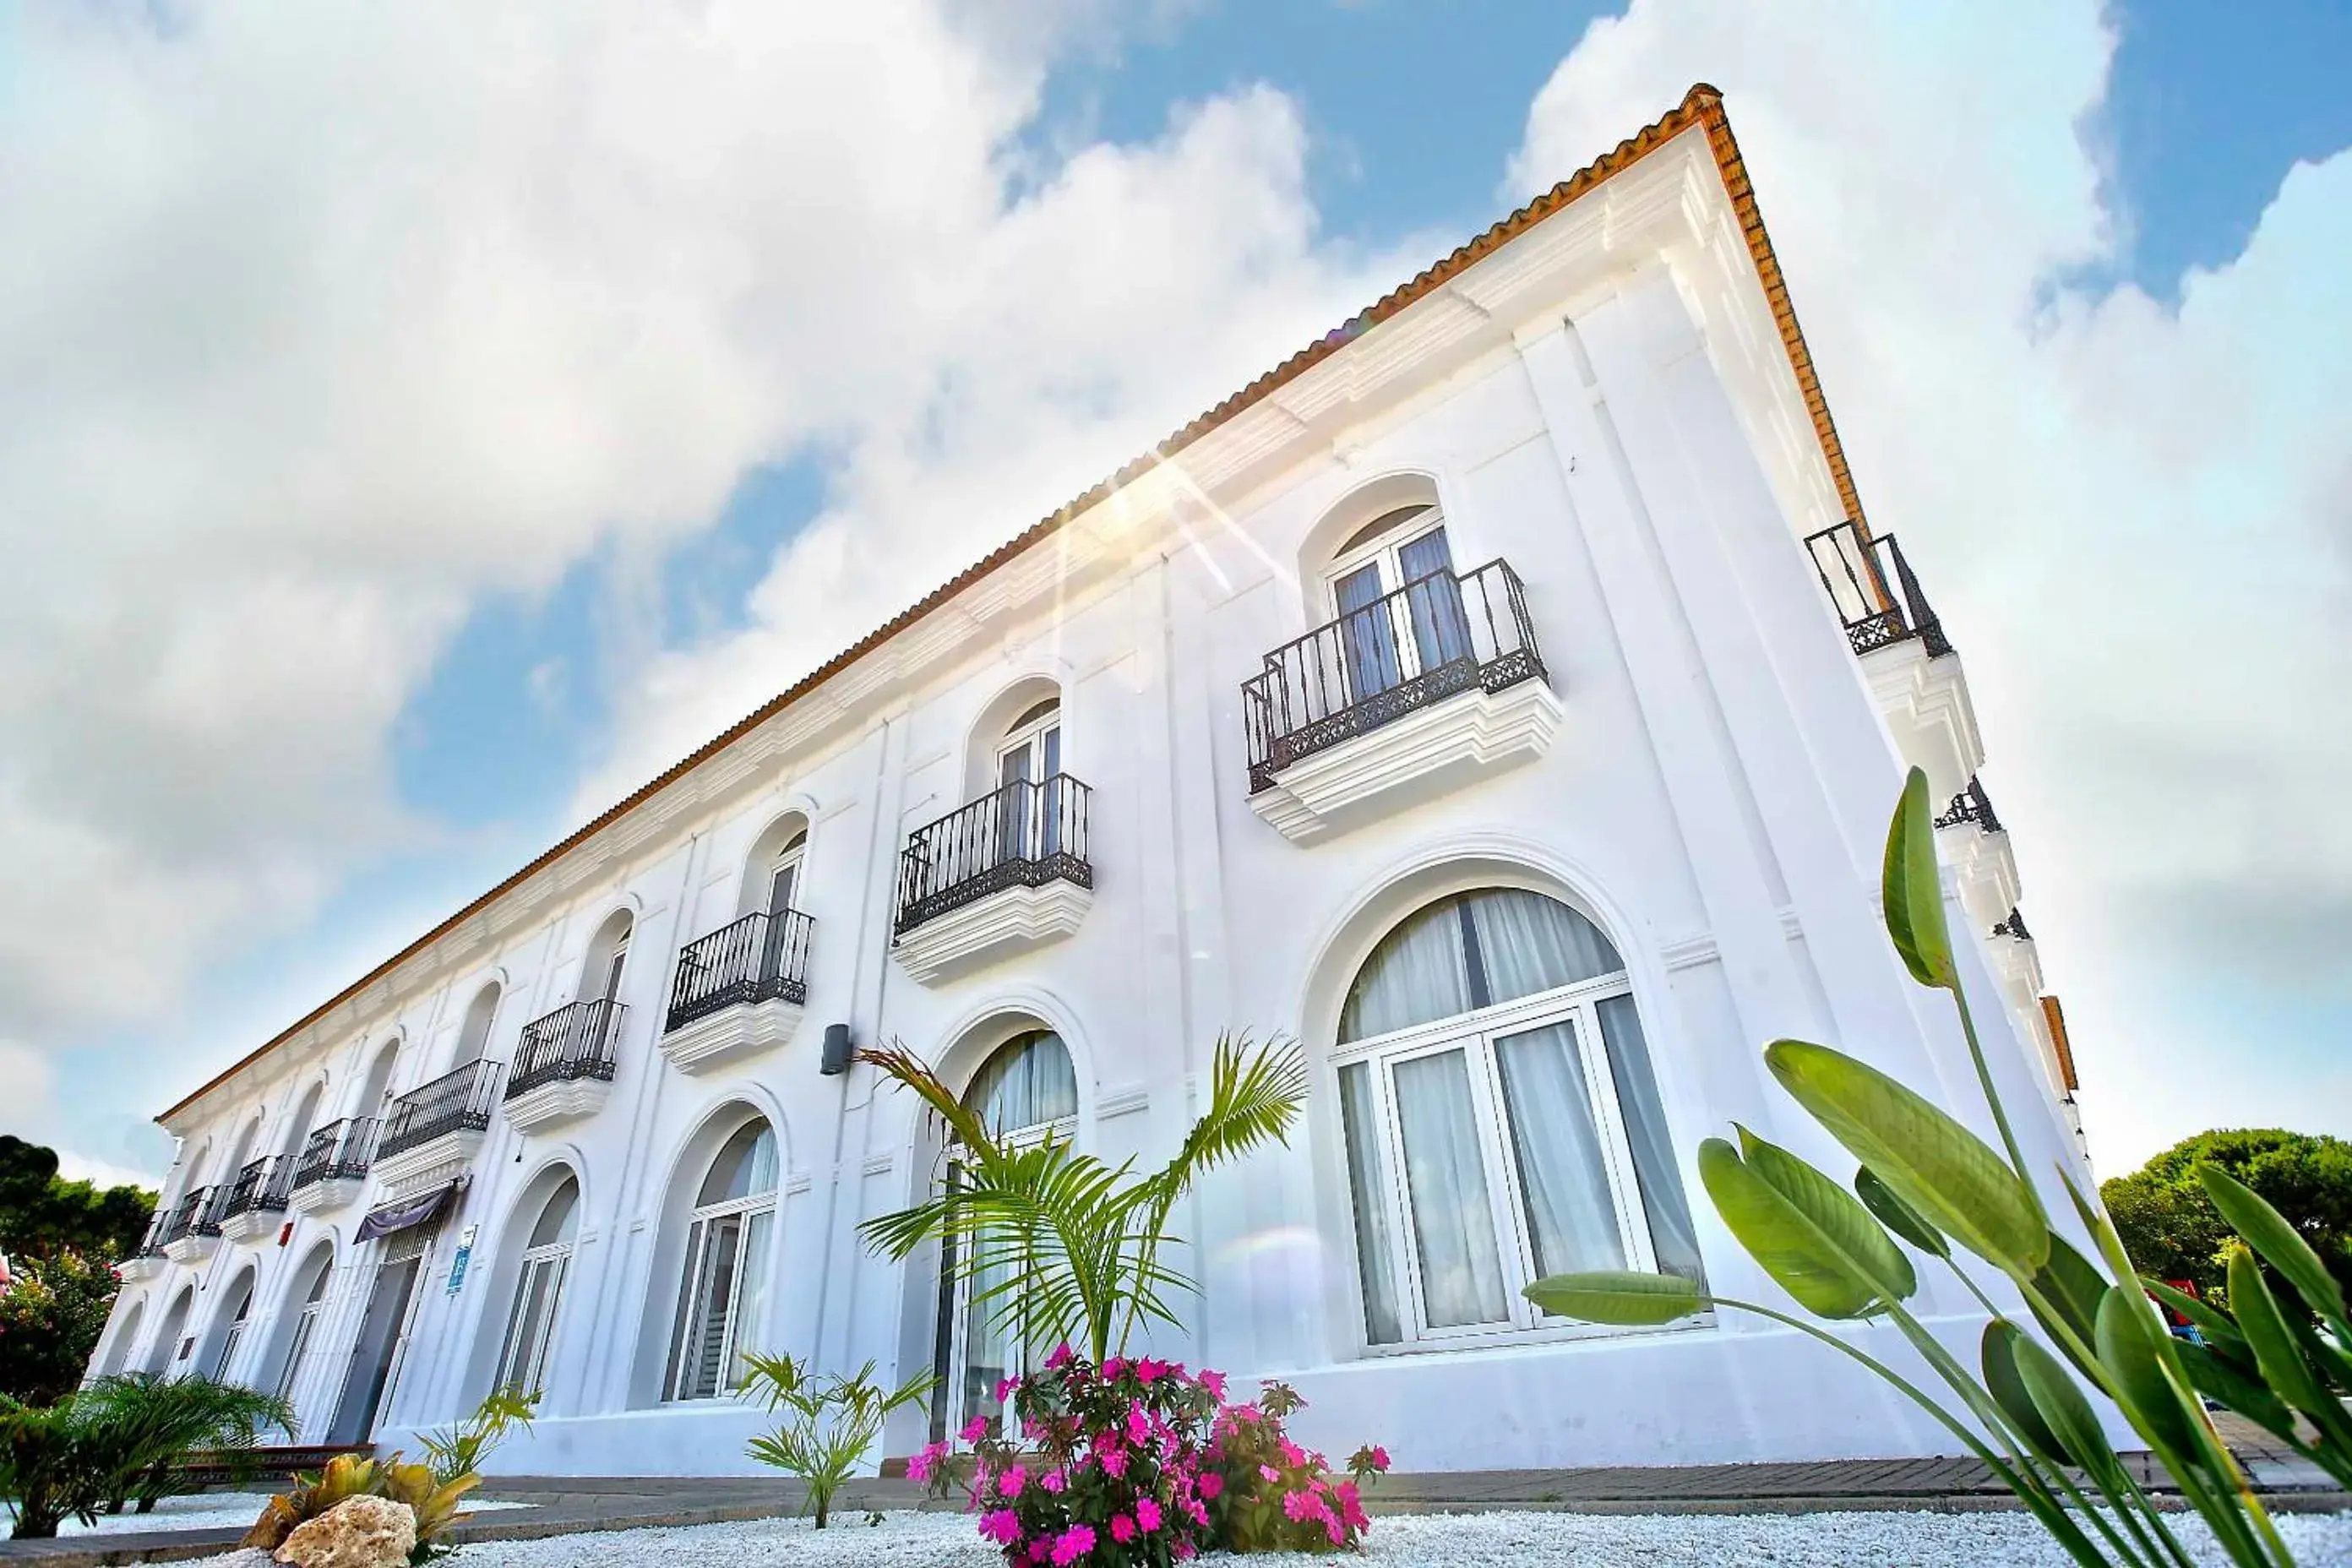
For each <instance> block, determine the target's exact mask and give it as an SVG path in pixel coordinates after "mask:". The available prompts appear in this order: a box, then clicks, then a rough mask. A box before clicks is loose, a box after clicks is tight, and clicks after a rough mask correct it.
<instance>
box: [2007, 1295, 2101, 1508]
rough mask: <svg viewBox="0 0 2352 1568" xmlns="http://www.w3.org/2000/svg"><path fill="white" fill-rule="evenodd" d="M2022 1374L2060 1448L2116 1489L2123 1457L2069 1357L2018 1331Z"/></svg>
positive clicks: (2077, 1464) (2076, 1464)
mask: <svg viewBox="0 0 2352 1568" xmlns="http://www.w3.org/2000/svg"><path fill="white" fill-rule="evenodd" d="M2014 1351H2015V1354H2016V1357H2017V1374H2018V1376H2019V1377H2020V1378H2021V1380H2022V1381H2023V1382H2024V1384H2025V1391H2026V1393H2027V1394H2029V1395H2031V1396H2032V1400H2033V1407H2034V1409H2036V1410H2038V1411H2040V1412H2041V1413H2042V1420H2043V1421H2045V1422H2047V1423H2048V1424H2049V1426H2050V1430H2052V1431H2053V1432H2054V1433H2056V1434H2057V1435H2058V1443H2059V1452H2060V1453H2061V1454H2062V1455H2063V1457H2064V1458H2065V1459H2066V1461H2067V1463H2069V1464H2071V1465H2073V1466H2074V1468H2076V1469H2079V1470H2084V1471H2086V1472H2088V1473H2089V1474H2090V1475H2091V1476H2092V1477H2094V1478H2095V1479H2097V1480H2098V1482H2099V1484H2100V1485H2101V1486H2102V1487H2105V1488H2108V1489H2116V1480H2117V1479H2118V1478H2119V1477H2121V1476H2122V1474H2123V1462H2122V1461H2121V1460H2119V1459H2118V1458H2116V1450H2115V1446H2114V1445H2113V1444H2111V1443H2109V1442H2108V1441H2107V1435H2106V1433H2105V1430H2103V1429H2102V1428H2101V1427H2100V1426H2099V1417H2098V1415H2097V1414H2096V1413H2095V1412H2094V1411H2093V1410H2092V1408H2091V1402H2090V1400H2089V1399H2087V1398H2085V1397H2084V1394H2083V1389H2082V1385H2081V1384H2077V1383H2076V1382H2075V1381H2074V1375H2073V1374H2072V1373H2069V1372H2068V1371H2067V1370H2066V1367H2065V1363H2063V1362H2061V1361H2059V1359H2058V1358H2057V1357H2056V1356H2053V1355H2052V1354H2051V1353H2050V1352H2048V1351H2046V1350H2043V1349H2042V1347H2041V1345H2039V1344H2038V1343H2036V1342H2034V1341H2033V1339H2032V1336H2030V1335H2027V1334H2022V1333H2021V1334H2019V1335H2018V1336H2017V1343H2016V1345H2015V1346H2014Z"/></svg>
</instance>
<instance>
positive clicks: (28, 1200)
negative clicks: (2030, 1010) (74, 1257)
mask: <svg viewBox="0 0 2352 1568" xmlns="http://www.w3.org/2000/svg"><path fill="white" fill-rule="evenodd" d="M154 1214H155V1194H153V1193H151V1192H148V1191H147V1190H146V1189H144V1188H142V1187H131V1186H121V1187H106V1188H100V1187H98V1186H96V1185H95V1184H91V1183H89V1182H68V1181H67V1180H65V1179H64V1178H63V1177H61V1176H59V1175H58V1155H57V1151H56V1150H54V1149H47V1148H44V1147H43V1146H42V1145H40V1144H38V1143H27V1142H25V1141H24V1140H23V1139H21V1138H16V1137H11V1136H9V1135H8V1134H5V1133H0V1252H5V1253H6V1254H8V1255H9V1256H10V1257H12V1258H14V1257H18V1256H22V1257H26V1258H46V1257H47V1256H48V1255H49V1254H51V1253H53V1252H57V1251H59V1250H68V1249H69V1250H72V1251H75V1252H86V1253H91V1254H95V1255H96V1256H98V1257H100V1258H109V1259H112V1258H127V1257H129V1256H130V1255H131V1249H132V1248H134V1247H137V1246H138V1245H139V1240H140V1237H142V1236H144V1235H145V1234H146V1231H147V1222H148V1221H149V1220H150V1219H152V1218H153V1217H154Z"/></svg>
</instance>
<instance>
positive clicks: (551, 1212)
mask: <svg viewBox="0 0 2352 1568" xmlns="http://www.w3.org/2000/svg"><path fill="white" fill-rule="evenodd" d="M579 1208H580V1184H579V1183H577V1182H571V1181H567V1182H565V1183H564V1184H563V1185H562V1186H561V1187H558V1188H557V1189H556V1190H555V1192H554V1193H553V1194H551V1196H550V1197H549V1198H548V1200H547V1206H546V1207H544V1208H542V1209H541V1210H540V1211H539V1223H538V1224H536V1225H534V1226H531V1227H530V1241H529V1242H528V1243H527V1244H526V1245H527V1246H530V1247H549V1246H552V1245H553V1244H555V1243H556V1242H559V1241H569V1240H571V1239H572V1235H573V1233H575V1232H576V1231H578V1230H579V1228H580V1215H579Z"/></svg>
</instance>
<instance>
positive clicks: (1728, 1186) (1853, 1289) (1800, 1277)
mask: <svg viewBox="0 0 2352 1568" xmlns="http://www.w3.org/2000/svg"><path fill="white" fill-rule="evenodd" d="M1698 1174H1699V1180H1700V1181H1701V1182H1703V1183H1705V1184H1706V1194H1707V1196H1708V1197H1710V1198H1712V1199H1714V1200H1715V1207H1716V1212H1717V1213H1718V1214H1720V1215H1722V1216H1723V1223H1724V1224H1725V1225H1726V1226H1728V1227H1730V1230H1731V1234H1732V1235H1733V1236H1735V1237H1738V1239H1739V1245H1740V1246H1742V1247H1746V1248H1747V1249H1748V1256H1750V1257H1752V1258H1755V1259H1756V1261H1757V1263H1758V1264H1759V1265H1760V1266H1761V1267H1762V1268H1763V1269H1764V1272H1766V1273H1767V1274H1769V1275H1770V1276H1771V1277H1772V1278H1773V1279H1774V1280H1775V1281H1776V1282H1777V1283H1778V1284H1779V1285H1780V1289H1783V1290H1786V1291H1787V1292H1788V1293H1789V1294H1790V1295H1791V1296H1793V1297H1795V1298H1796V1299H1797V1301H1798V1304H1799V1305H1801V1306H1802V1307H1803V1308H1804V1309H1805V1310H1807V1311H1809V1312H1811V1313H1812V1314H1813V1315H1814V1316H1815V1317H1819V1318H1859V1317H1864V1316H1865V1315H1867V1314H1868V1313H1869V1312H1870V1311H1871V1310H1873V1309H1874V1308H1875V1307H1876V1306H1877V1305H1878V1304H1879V1301H1880V1299H1881V1297H1882V1296H1883V1295H1884V1294H1885V1291H1884V1289H1883V1288H1882V1287H1881V1286H1880V1285H1879V1284H1878V1283H1877V1282H1876V1281H1874V1280H1873V1279H1870V1278H1869V1277H1868V1276H1867V1275H1866V1274H1864V1273H1863V1272H1862V1271H1861V1270H1860V1269H1859V1268H1855V1267H1853V1265H1852V1264H1850V1263H1848V1262H1847V1261H1846V1260H1845V1259H1843V1258H1840V1257H1838V1256H1837V1253H1836V1251H1835V1250H1834V1249H1833V1247H1832V1246H1831V1245H1830V1244H1829V1243H1828V1242H1827V1240H1826V1239H1825V1238H1824V1237H1823V1235H1822V1231H1821V1229H1820V1227H1819V1226H1816V1225H1815V1224H1814V1223H1813V1222H1812V1221H1811V1219H1810V1218H1809V1217H1808V1216H1807V1215H1806V1214H1805V1212H1804V1211H1803V1210H1802V1209H1801V1208H1799V1207H1798V1206H1797V1205H1794V1204H1792V1203H1790V1201H1789V1200H1788V1199H1787V1198H1786V1197H1784V1196H1783V1195H1781V1194H1780V1191H1779V1190H1778V1189H1777V1188H1775V1187H1774V1186H1773V1185H1772V1184H1771V1183H1769V1182H1768V1181H1766V1180H1765V1179H1764V1178H1763V1177H1762V1176H1760V1175H1759V1174H1757V1173H1755V1172H1754V1171H1752V1170H1750V1169H1749V1168H1748V1164H1747V1162H1745V1161H1743V1160H1742V1159H1740V1157H1739V1151H1738V1150H1737V1149H1734V1148H1733V1147H1732V1146H1731V1145H1730V1144H1729V1143H1727V1142H1724V1141H1723V1140H1722V1139H1720V1138H1710V1139H1708V1140H1707V1141H1706V1142H1704V1143H1702V1144H1700V1145H1699V1147H1698ZM1882 1239H1884V1238H1883V1237H1882ZM1890 1245H1891V1244H1890Z"/></svg>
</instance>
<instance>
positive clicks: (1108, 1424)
mask: <svg viewBox="0 0 2352 1568" xmlns="http://www.w3.org/2000/svg"><path fill="white" fill-rule="evenodd" d="M998 1394H999V1397H1000V1398H1003V1397H1005V1396H1007V1395H1009V1396H1010V1397H1011V1399H1012V1402H1013V1417H1014V1420H1015V1422H1016V1423H1017V1425H1018V1428H1019V1436H1018V1438H1017V1439H1016V1438H1014V1437H1013V1436H1010V1435H1007V1434H1003V1433H999V1432H994V1431H992V1430H991V1429H990V1427H989V1424H988V1422H987V1421H986V1420H985V1419H984V1418H982V1419H975V1420H974V1421H973V1422H972V1423H971V1426H967V1427H966V1428H965V1429H964V1431H963V1433H962V1434H961V1436H962V1437H963V1439H964V1440H965V1441H967V1442H969V1443H971V1445H972V1448H973V1452H974V1453H975V1455H976V1456H977V1458H978V1464H977V1465H976V1467H975V1468H974V1470H973V1474H972V1483H971V1510H972V1511H973V1512H974V1513H976V1514H977V1515H978V1516H979V1522H980V1532H981V1534H982V1535H983V1536H985V1537H986V1538H987V1539H988V1540H989V1541H991V1542H994V1543H995V1544H996V1545H997V1546H998V1547H999V1548H1000V1549H1002V1550H1003V1553H1004V1561H1005V1562H1006V1563H1007V1564H1008V1565H1025V1564H1033V1563H1050V1564H1052V1565H1053V1568H1170V1565H1171V1564H1172V1563H1181V1562H1183V1561H1185V1560H1187V1559H1188V1558H1191V1557H1193V1556H1195V1555H1197V1554H1199V1553H1200V1552H1203V1551H1209V1550H1217V1549H1222V1550H1226V1551H1234V1552H1265V1551H1284V1550H1308V1551H1324V1550H1328V1549H1329V1548H1331V1547H1335V1546H1336V1547H1342V1548H1353V1547H1354V1546H1355V1545H1356V1544H1357V1543H1358V1542H1359V1540H1360V1537H1361V1534H1362V1531H1363V1530H1364V1527H1365V1525H1366V1523H1367V1521H1366V1520H1365V1518H1364V1514H1363V1509H1362V1504H1361V1500H1360V1496H1359V1492H1358V1486H1359V1482H1360V1479H1361V1477H1360V1476H1359V1478H1358V1479H1356V1480H1335V1479H1333V1478H1332V1477H1331V1476H1330V1474H1329V1473H1328V1469H1327V1468H1325V1466H1324V1463H1323V1460H1322V1458H1321V1456H1319V1455H1317V1454H1313V1453H1310V1452H1308V1451H1307V1450H1306V1449H1303V1448H1300V1447H1298V1446H1297V1444H1295V1443H1293V1442H1292V1441H1291V1440H1290V1439H1289V1437H1288V1436H1286V1434H1285V1433H1284V1431H1283V1429H1282V1422H1283V1419H1284V1417H1285V1416H1286V1415H1288V1414H1289V1413H1290V1412H1292V1411H1294V1410H1297V1408H1298V1407H1299V1405H1300V1404H1301V1401H1300V1400H1299V1398H1298V1396H1297V1394H1295V1393H1293V1392H1291V1391H1290V1390H1289V1389H1287V1388H1285V1387H1283V1386H1282V1385H1281V1384H1269V1385H1268V1386H1267V1390H1266V1393H1265V1394H1264V1395H1262V1396H1261V1398H1260V1400H1259V1402H1258V1403H1256V1404H1254V1405H1227V1404H1225V1403H1223V1396H1224V1378H1223V1375H1222V1374H1220V1373H1214V1372H1202V1373H1199V1374H1198V1375H1194V1374H1192V1373H1188V1372H1186V1371H1185V1369H1184V1368H1183V1367H1182V1366H1181V1365H1180V1364H1177V1363H1169V1362H1160V1361H1154V1360H1152V1359H1151V1358H1150V1357H1148V1356H1147V1357H1143V1358H1140V1359H1138V1360H1133V1361H1129V1360H1127V1359H1125V1358H1123V1357H1118V1356H1113V1357H1111V1358H1109V1359H1108V1360H1106V1361H1104V1362H1103V1363H1101V1364H1100V1365H1098V1366H1097V1365H1096V1364H1095V1363H1089V1362H1087V1361H1083V1360H1080V1359H1078V1358H1077V1357H1076V1356H1074V1355H1072V1354H1071V1352H1070V1350H1069V1347H1068V1346H1066V1345H1065V1346H1063V1347H1062V1348H1060V1349H1059V1350H1056V1351H1055V1352H1054V1353H1053V1355H1051V1356H1050V1357H1048V1358H1047V1359H1046V1362H1045V1366H1044V1368H1043V1369H1042V1370H1040V1371H1038V1372H1036V1373H1032V1374H1030V1375H1029V1376H1027V1377H1024V1378H1021V1379H1018V1380H1014V1379H1007V1380H1005V1382H1004V1383H1003V1384H1000V1385H999V1389H998ZM1376 1455H1377V1459H1375V1458H1374V1456H1376ZM1359 1458H1360V1460H1361V1462H1362V1464H1363V1466H1364V1471H1363V1473H1364V1474H1369V1473H1370V1471H1371V1470H1372V1469H1376V1468H1386V1466H1387V1462H1388V1460H1387V1456H1386V1455H1385V1454H1381V1453H1380V1452H1379V1450H1376V1449H1366V1450H1364V1451H1363V1452H1362V1453H1361V1454H1360V1456H1359ZM948 1463H949V1446H948V1445H947V1444H944V1443H939V1444H933V1445H932V1446H931V1447H928V1448H926V1449H924V1450H923V1452H922V1453H920V1454H919V1455H918V1456H916V1458H915V1461H914V1463H913V1465H912V1466H911V1467H910V1473H911V1474H913V1475H914V1476H915V1477H916V1479H929V1480H930V1481H931V1482H932V1484H933V1489H934V1490H935V1492H938V1493H940V1494H942V1495H943V1494H944V1493H945V1491H946V1489H947V1486H948V1473H949V1472H948Z"/></svg>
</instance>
